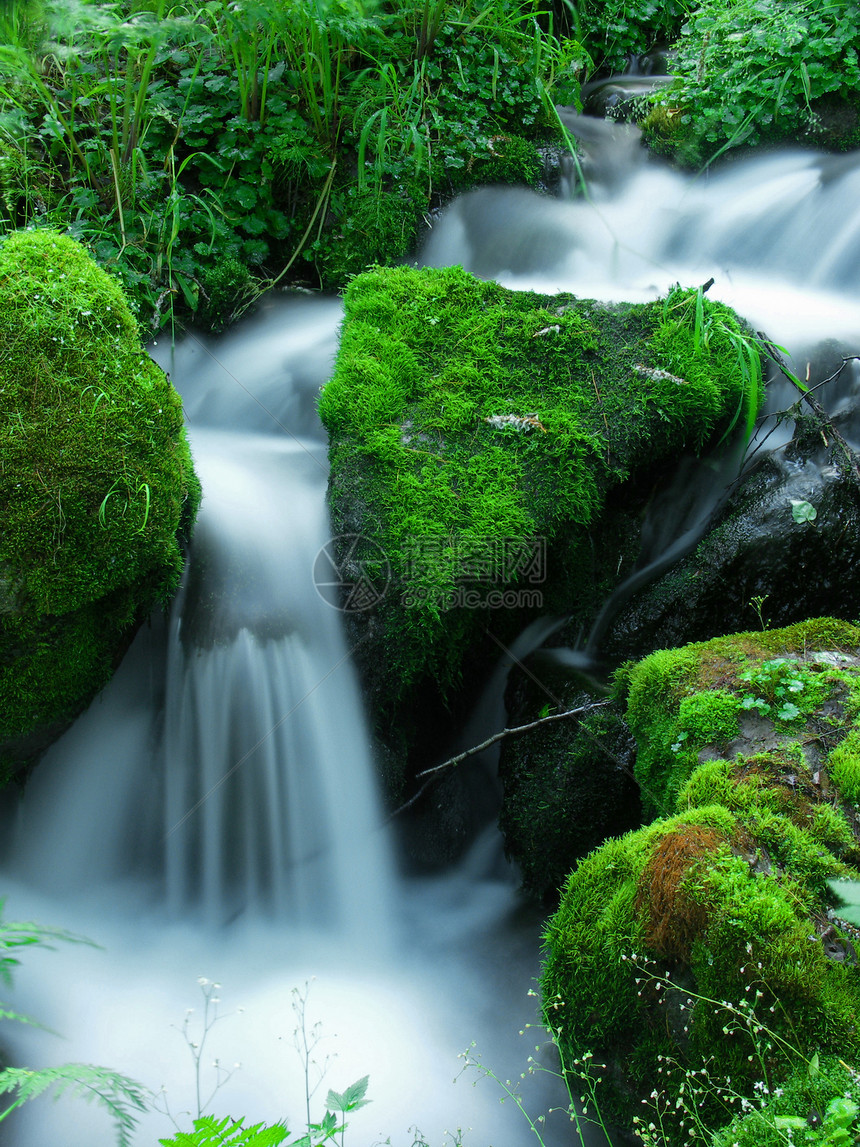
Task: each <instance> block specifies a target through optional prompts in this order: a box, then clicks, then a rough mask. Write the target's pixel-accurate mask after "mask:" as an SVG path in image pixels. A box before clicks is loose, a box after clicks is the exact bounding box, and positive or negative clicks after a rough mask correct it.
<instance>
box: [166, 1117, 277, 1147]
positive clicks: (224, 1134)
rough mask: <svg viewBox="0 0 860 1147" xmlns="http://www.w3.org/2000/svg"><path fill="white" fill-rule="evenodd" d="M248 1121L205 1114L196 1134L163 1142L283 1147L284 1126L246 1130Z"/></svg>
mask: <svg viewBox="0 0 860 1147" xmlns="http://www.w3.org/2000/svg"><path fill="white" fill-rule="evenodd" d="M244 1124H245V1120H244V1119H231V1118H230V1116H229V1115H225V1116H224V1118H223V1119H216V1118H215V1116H214V1115H204V1116H203V1117H202V1118H201V1119H195V1120H194V1130H193V1131H178V1132H177V1133H176V1135H175V1136H174V1137H173V1138H172V1139H159V1141H158V1142H159V1143H160V1144H161V1145H162V1147H279V1144H281V1143H283V1142H284V1141H285V1140H286V1138H287V1135H288V1131H287V1128H286V1127H285V1126H284V1124H282V1123H276V1124H274V1125H273V1126H270V1127H266V1126H265V1125H264V1124H262V1123H255V1124H254V1126H253V1127H245V1125H244Z"/></svg>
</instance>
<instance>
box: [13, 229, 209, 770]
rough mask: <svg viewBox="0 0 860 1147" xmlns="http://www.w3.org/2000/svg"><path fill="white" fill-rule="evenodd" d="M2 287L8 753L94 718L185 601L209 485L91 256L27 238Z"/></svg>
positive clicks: (177, 414)
mask: <svg viewBox="0 0 860 1147" xmlns="http://www.w3.org/2000/svg"><path fill="white" fill-rule="evenodd" d="M0 287H2V292H3V299H4V306H3V308H2V311H0V345H2V346H3V347H4V355H3V358H2V361H0V419H2V422H0V435H2V461H0V501H2V504H3V505H4V507H5V515H6V516H5V520H4V529H3V533H2V536H0V622H2V629H0V666H2V670H3V673H2V681H0V712H2V717H0V741H7V740H12V741H13V742H17V739H20V738H22V737H24V736H25V735H26V734H28V733H30V732H32V731H34V730H36V729H37V728H39V727H40V726H47V725H54V724H56V723H57V722H60V723H61V722H63V721H65V720H67V719H69V718H70V716H73V715H74V713H75V712H76V711H79V710H80V708H81V706H82V704H83V703H85V702H86V700H88V699H89V697H91V696H92V695H93V693H94V692H95V691H96V690H97V689H99V688H100V687H101V686H102V685H103V684H104V683H105V681H106V680H107V679H108V677H109V676H110V671H111V668H112V664H113V660H114V658H115V656H116V654H117V650H118V648H119V646H120V645H121V643H122V640H123V635H124V634H126V633H127V632H128V630H129V627H130V626H131V625H132V624H133V622H134V620H135V619H138V620H139V619H140V618H141V617H142V616H145V614H146V613H147V612H148V611H149V610H150V609H151V608H152V606H153V605H154V604H155V603H156V602H157V601H159V600H165V599H166V598H167V597H169V595H170V594H171V593H172V592H173V590H174V589H175V588H176V586H177V584H178V580H179V575H180V572H181V568H182V554H181V549H180V537H181V535H182V534H183V533H186V532H187V531H188V530H189V528H190V525H191V522H192V520H193V517H194V513H195V511H196V506H197V502H198V500H199V485H198V483H197V480H196V478H195V475H194V471H193V467H192V463H191V457H190V453H189V450H188V444H187V442H186V439H185V435H184V430H183V425H182V406H181V402H180V399H179V396H178V395H177V394H176V392H175V391H174V390H173V388H172V387H171V385H170V383H169V381H168V380H167V378H166V376H165V375H164V373H163V371H161V370H160V369H159V368H158V367H157V366H155V364H154V363H153V362H152V361H151V360H150V359H149V357H148V356H147V355H146V353H145V352H144V351H143V348H142V346H141V343H140V338H139V334H138V330H137V326H136V323H135V321H134V319H133V318H132V316H131V313H130V311H129V309H128V306H127V305H126V302H125V299H124V296H123V294H122V291H121V289H120V288H119V286H118V285H117V284H116V283H115V282H114V281H113V280H112V279H111V278H110V277H109V276H108V275H106V274H105V273H104V272H103V271H101V270H99V268H97V267H96V265H95V264H94V263H93V262H92V260H91V259H90V258H89V256H88V255H87V254H86V253H85V252H84V250H83V248H81V247H80V246H79V245H78V244H77V243H74V242H73V241H72V240H70V239H68V238H65V237H63V236H60V235H57V234H54V233H53V232H49V231H31V232H16V233H13V234H11V235H10V236H8V237H7V238H6V239H5V240H4V241H3V243H2V245H0ZM48 650H51V652H50V654H49V653H48ZM52 658H53V661H52ZM13 763H14V762H13Z"/></svg>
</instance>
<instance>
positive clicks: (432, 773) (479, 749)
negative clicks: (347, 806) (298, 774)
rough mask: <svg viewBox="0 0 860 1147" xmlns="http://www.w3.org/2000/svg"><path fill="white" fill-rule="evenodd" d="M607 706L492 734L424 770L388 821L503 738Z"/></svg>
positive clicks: (602, 703)
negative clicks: (442, 775) (444, 774)
mask: <svg viewBox="0 0 860 1147" xmlns="http://www.w3.org/2000/svg"><path fill="white" fill-rule="evenodd" d="M609 704H611V702H610V701H591V702H589V703H588V704H587V705H580V706H579V707H578V708H576V709H565V710H564V712H562V713H550V714H549V715H548V716H546V717H538V718H537V720H535V721H530V722H529V723H528V725H517V726H515V727H514V728H513V729H502V731H501V732H500V733H494V734H493V735H492V737H487V739H486V741H482V742H481V743H480V745H473V746H472V748H471V749H465V750H464V751H463V752H462V753H458V754H457V756H456V757H451V758H449V759H448V760H447V761H443V762H442V764H441V765H434V766H433V768H432V769H424V771H423V772H420V773H419V774H418V776H417V777H416V778H415V779H416V780H419V781H420V780H421V778H422V777H427V778H428V779H427V780H426V781H425V782H424V784H423V785H422V786H421V788H420V789H419V790H418V792H417V793H415V795H414V796H413V797H410V799H409V800H408V801H407V802H406V803H405V804H402V805H401V806H400V807H399V808H397V809H395V810H394V812H393V813H392V814H391V817H389V820H391V819H393V818H394V817H396V816H399V815H400V814H401V813H402V812H406V810H407V809H409V808H411V807H412V806H413V805H414V804H415V803H416V801H418V800H419V798H420V797H421V796H422V795H423V794H424V792H426V790H427V788H428V787H429V786H430V785H431V784H433V782H434V781H435V780H436V779H437V778H438V776H439V774H440V773H442V772H445V771H446V770H447V769H453V768H456V766H457V765H459V764H461V763H462V762H463V761H465V760H467V759H468V758H469V757H474V756H475V755H476V754H477V753H483V751H484V749H489V748H491V746H493V745H495V744H498V742H499V741H501V740H504V738H505V737H515V736H517V735H518V734H519V733H527V732H528V731H529V730H530V729H537V728H538V727H539V726H541V725H548V724H549V723H550V721H564V720H566V719H567V718H568V717H580V716H582V715H583V714H584V713H591V712H593V711H594V710H595V709H604V708H606V706H607V705H609Z"/></svg>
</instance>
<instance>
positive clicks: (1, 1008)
mask: <svg viewBox="0 0 860 1147" xmlns="http://www.w3.org/2000/svg"><path fill="white" fill-rule="evenodd" d="M0 1020H14V1021H15V1023H19V1024H27V1025H28V1026H29V1027H31V1028H39V1029H40V1030H41V1031H50V1030H51V1029H50V1028H46V1027H45V1025H44V1024H40V1023H39V1021H38V1020H34V1019H33V1017H32V1016H25V1015H24V1014H23V1012H10V1011H9V1009H8V1008H7V1007H6V1005H5V1004H4V1003H0ZM51 1034H52V1035H56V1034H57V1033H56V1032H51Z"/></svg>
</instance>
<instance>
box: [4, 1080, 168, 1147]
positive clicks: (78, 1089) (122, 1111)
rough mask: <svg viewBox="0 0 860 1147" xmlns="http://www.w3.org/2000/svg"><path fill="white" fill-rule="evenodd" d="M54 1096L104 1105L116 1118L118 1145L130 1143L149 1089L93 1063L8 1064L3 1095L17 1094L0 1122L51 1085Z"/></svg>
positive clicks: (145, 1103) (121, 1146) (119, 1146)
mask: <svg viewBox="0 0 860 1147" xmlns="http://www.w3.org/2000/svg"><path fill="white" fill-rule="evenodd" d="M51 1088H53V1089H54V1094H55V1098H56V1097H59V1096H60V1095H63V1094H65V1093H66V1092H68V1093H69V1094H71V1095H73V1096H76V1097H77V1098H79V1099H85V1100H86V1101H87V1102H88V1103H96V1104H98V1106H99V1107H103V1108H105V1110H106V1111H107V1112H108V1114H109V1115H110V1116H111V1118H112V1119H113V1122H114V1129H115V1131H116V1136H117V1144H118V1147H131V1136H132V1132H133V1131H134V1129H135V1127H136V1126H137V1115H136V1112H138V1111H145V1110H146V1107H147V1099H148V1092H147V1091H146V1089H145V1088H144V1087H143V1086H141V1084H139V1083H137V1082H135V1080H133V1079H129V1078H128V1077H127V1076H124V1075H119V1074H118V1073H117V1072H115V1071H110V1070H108V1068H106V1067H97V1066H95V1065H94V1064H91V1063H64V1064H61V1065H60V1066H59V1067H47V1068H42V1069H40V1070H34V1069H30V1068H22V1067H7V1068H6V1070H5V1071H2V1072H0V1095H8V1094H14V1096H15V1098H14V1099H13V1101H12V1103H11V1104H10V1105H9V1106H8V1107H7V1108H6V1109H5V1110H4V1111H0V1122H2V1121H3V1120H4V1119H5V1118H6V1116H7V1115H9V1114H10V1112H12V1111H14V1110H15V1108H16V1107H20V1106H21V1105H22V1104H23V1103H27V1102H29V1101H30V1100H31V1099H36V1098H38V1096H40V1095H42V1094H43V1093H44V1092H46V1091H48V1090H49V1089H51Z"/></svg>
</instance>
